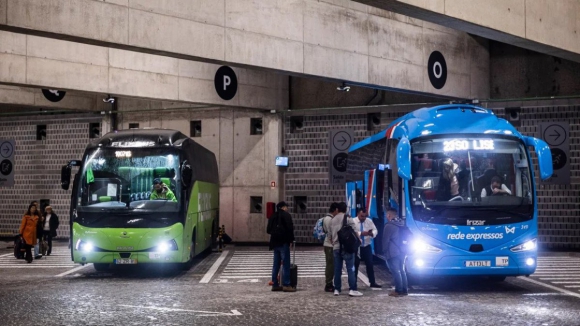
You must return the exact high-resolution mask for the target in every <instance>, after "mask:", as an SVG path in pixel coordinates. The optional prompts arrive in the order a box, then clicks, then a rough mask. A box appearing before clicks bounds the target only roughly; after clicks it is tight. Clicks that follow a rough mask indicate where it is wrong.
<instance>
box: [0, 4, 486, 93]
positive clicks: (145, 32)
mask: <svg viewBox="0 0 580 326" xmlns="http://www.w3.org/2000/svg"><path fill="white" fill-rule="evenodd" d="M0 1H2V0H0ZM5 1H6V2H7V4H8V5H7V7H6V10H5V11H6V17H7V18H6V22H5V24H1V23H0V29H3V30H8V31H12V32H18V33H24V34H33V35H37V36H43V37H48V38H52V39H65V40H68V41H74V42H77V43H85V44H91V45H99V46H102V47H105V48H117V49H121V50H130V51H134V52H142V53H148V54H157V55H161V56H167V57H172V58H177V59H184V60H197V61H203V62H208V63H219V64H228V65H232V66H237V67H242V68H251V69H255V68H257V69H266V70H270V71H277V72H283V73H285V74H292V75H297V76H306V77H308V76H310V77H312V76H315V77H319V78H323V79H326V80H331V81H340V82H342V81H344V82H350V83H353V84H356V85H363V86H370V87H376V88H382V89H390V90H392V89H395V90H401V91H405V92H415V93H421V94H435V95H438V96H442V97H457V98H487V97H489V92H486V87H485V86H484V85H486V84H489V73H487V72H484V71H481V70H478V69H472V67H473V66H474V65H476V64H477V63H476V62H474V58H481V57H483V56H486V55H487V53H488V51H487V49H482V48H481V47H475V48H469V47H468V46H469V39H470V38H471V37H470V36H469V35H467V34H466V33H458V32H456V31H452V32H450V31H448V30H441V28H440V27H437V26H431V24H427V23H426V22H423V21H420V20H417V19H410V18H408V17H404V16H401V15H396V14H393V13H389V12H386V11H384V10H379V9H376V8H373V7H369V6H366V5H362V4H359V3H355V2H352V1H348V0H321V1H318V0H289V1H271V0H158V1H154V0H131V1H121V0H116V1H94V0H51V1H44V2H43V3H42V4H41V5H39V4H37V3H36V1H34V0H5ZM434 31H435V32H434ZM437 31H438V32H441V33H437ZM431 37H434V38H435V39H434V40H431V39H430V38H431ZM458 44H459V45H460V46H457V45H458ZM448 45H451V48H448V47H447V46H448ZM461 45H466V47H461ZM433 50H438V51H440V52H442V53H443V54H444V55H445V57H446V58H447V59H448V60H450V61H451V62H453V63H454V62H458V63H461V64H460V65H458V66H457V67H455V66H454V67H453V69H455V71H452V72H450V73H449V75H448V85H447V86H445V87H444V88H443V89H435V88H434V87H432V86H431V85H430V83H426V82H425V81H426V80H427V60H428V55H429V53H430V52H431V51H433ZM474 52H478V53H475V55H474ZM461 69H462V70H461ZM47 72H48V71H47ZM95 73H98V72H97V71H95ZM385 74H386V75H387V76H385ZM129 77H131V78H141V77H151V78H150V79H151V80H149V81H147V82H142V83H143V85H138V86H128V85H109V91H110V92H114V91H115V89H112V88H114V87H117V86H124V87H125V88H126V87H133V88H138V87H139V86H143V87H144V88H148V87H151V84H155V85H159V86H160V89H161V90H165V91H167V88H171V89H173V85H174V84H175V80H174V78H169V77H167V78H158V77H155V76H151V75H148V74H140V75H135V74H132V75H131V76H129ZM97 78H102V76H100V75H98V76H97ZM401 78H404V79H405V80H401ZM177 83H178V84H179V83H180V80H179V79H178V80H177ZM466 85H467V86H466ZM111 86H114V87H111ZM458 86H460V87H458ZM200 88H201V89H203V86H201V87H200ZM178 93H179V94H180V95H181V92H178ZM136 96H142V94H136ZM169 96H173V95H169Z"/></svg>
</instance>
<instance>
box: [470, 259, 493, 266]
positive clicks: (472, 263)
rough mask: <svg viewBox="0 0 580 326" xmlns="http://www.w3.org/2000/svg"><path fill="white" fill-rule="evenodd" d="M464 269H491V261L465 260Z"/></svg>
mask: <svg viewBox="0 0 580 326" xmlns="http://www.w3.org/2000/svg"><path fill="white" fill-rule="evenodd" d="M465 267H491V260H466V261H465Z"/></svg>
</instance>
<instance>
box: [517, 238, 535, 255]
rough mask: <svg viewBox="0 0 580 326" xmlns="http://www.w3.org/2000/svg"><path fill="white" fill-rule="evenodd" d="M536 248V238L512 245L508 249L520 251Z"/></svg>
mask: <svg viewBox="0 0 580 326" xmlns="http://www.w3.org/2000/svg"><path fill="white" fill-rule="evenodd" d="M536 248H537V239H532V240H530V241H526V242H524V243H522V244H520V245H517V246H515V247H512V248H511V249H510V250H511V251H513V252H520V251H530V250H535V249H536Z"/></svg>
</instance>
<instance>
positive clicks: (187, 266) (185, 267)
mask: <svg viewBox="0 0 580 326" xmlns="http://www.w3.org/2000/svg"><path fill="white" fill-rule="evenodd" d="M195 238H196V237H195V230H193V235H192V236H191V248H190V249H189V259H188V260H187V261H186V262H185V263H183V264H181V269H182V270H184V271H188V270H190V269H191V267H192V266H193V257H195Z"/></svg>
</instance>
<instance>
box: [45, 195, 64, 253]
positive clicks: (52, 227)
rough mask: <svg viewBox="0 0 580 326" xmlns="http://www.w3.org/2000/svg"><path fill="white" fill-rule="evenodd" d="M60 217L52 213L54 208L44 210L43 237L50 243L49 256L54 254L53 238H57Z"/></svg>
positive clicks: (48, 207) (47, 207)
mask: <svg viewBox="0 0 580 326" xmlns="http://www.w3.org/2000/svg"><path fill="white" fill-rule="evenodd" d="M59 224H60V223H59V221H58V215H56V214H55V213H54V212H53V211H52V207H50V206H46V207H45V208H44V223H43V228H42V235H43V237H44V239H46V241H47V242H48V251H47V252H46V255H47V256H50V253H51V252H52V238H54V237H56V229H58V226H59Z"/></svg>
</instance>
